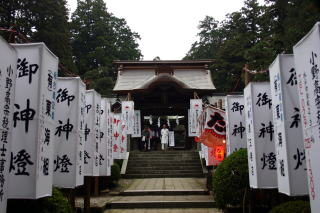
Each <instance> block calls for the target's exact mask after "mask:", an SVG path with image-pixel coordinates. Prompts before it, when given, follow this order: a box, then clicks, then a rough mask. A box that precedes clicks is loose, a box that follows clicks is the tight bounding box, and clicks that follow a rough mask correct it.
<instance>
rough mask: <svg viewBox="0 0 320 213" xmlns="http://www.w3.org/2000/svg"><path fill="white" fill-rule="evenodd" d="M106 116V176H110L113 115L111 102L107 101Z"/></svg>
mask: <svg viewBox="0 0 320 213" xmlns="http://www.w3.org/2000/svg"><path fill="white" fill-rule="evenodd" d="M107 100H108V101H107V104H106V116H107V135H106V137H107V176H110V175H111V166H112V164H113V157H112V119H113V113H112V112H111V101H110V100H109V99H107Z"/></svg>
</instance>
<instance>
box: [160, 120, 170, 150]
mask: <svg viewBox="0 0 320 213" xmlns="http://www.w3.org/2000/svg"><path fill="white" fill-rule="evenodd" d="M168 143H169V129H168V128H167V125H165V124H163V128H162V129H161V149H162V150H165V149H167V147H168Z"/></svg>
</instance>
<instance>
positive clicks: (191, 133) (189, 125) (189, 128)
mask: <svg viewBox="0 0 320 213" xmlns="http://www.w3.org/2000/svg"><path fill="white" fill-rule="evenodd" d="M188 136H189V137H196V136H198V135H197V134H196V132H192V129H191V113H190V109H188Z"/></svg>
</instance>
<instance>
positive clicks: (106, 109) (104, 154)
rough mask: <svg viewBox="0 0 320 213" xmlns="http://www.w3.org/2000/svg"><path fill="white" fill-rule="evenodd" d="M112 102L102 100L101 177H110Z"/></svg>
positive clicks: (105, 99)
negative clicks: (109, 129)
mask: <svg viewBox="0 0 320 213" xmlns="http://www.w3.org/2000/svg"><path fill="white" fill-rule="evenodd" d="M108 116H110V102H109V99H107V98H102V99H101V133H100V139H101V140H100V144H99V154H100V158H99V166H100V168H99V174H100V176H108V170H109V168H108V167H109V162H108V149H109V147H108V145H109V134H108V123H109V120H110V118H109V117H108Z"/></svg>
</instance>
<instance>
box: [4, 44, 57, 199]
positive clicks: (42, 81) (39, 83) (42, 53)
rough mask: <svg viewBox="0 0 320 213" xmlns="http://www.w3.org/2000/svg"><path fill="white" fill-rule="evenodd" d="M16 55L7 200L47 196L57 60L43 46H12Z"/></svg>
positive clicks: (52, 138)
mask: <svg viewBox="0 0 320 213" xmlns="http://www.w3.org/2000/svg"><path fill="white" fill-rule="evenodd" d="M12 46H13V47H14V48H15V49H16V51H17V54H18V61H17V80H16V95H15V100H14V114H13V127H14V128H13V132H12V133H13V134H12V148H11V160H10V170H9V171H10V182H9V197H10V198H29V199H36V198H40V197H44V196H50V195H51V191H52V176H53V149H54V148H53V145H54V131H55V122H54V119H55V113H56V112H55V96H56V80H57V76H58V62H59V60H58V58H57V57H56V56H55V55H54V54H53V53H52V52H50V50H49V49H48V48H47V47H46V46H45V45H44V43H30V44H13V45H12Z"/></svg>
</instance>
